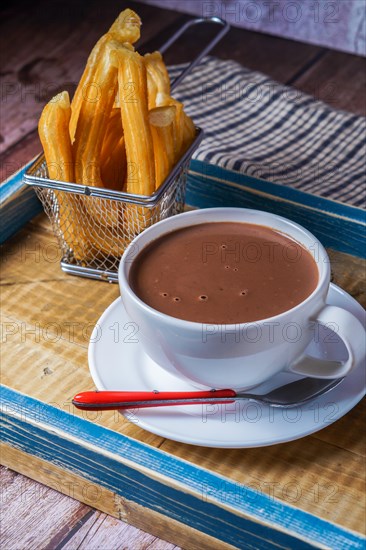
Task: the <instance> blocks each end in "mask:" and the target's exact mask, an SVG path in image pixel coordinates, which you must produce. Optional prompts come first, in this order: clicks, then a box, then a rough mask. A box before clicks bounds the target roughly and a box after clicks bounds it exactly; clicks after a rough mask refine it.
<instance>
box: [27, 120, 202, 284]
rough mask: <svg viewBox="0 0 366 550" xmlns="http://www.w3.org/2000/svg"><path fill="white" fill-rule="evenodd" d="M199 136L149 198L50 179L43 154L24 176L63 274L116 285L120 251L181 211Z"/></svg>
mask: <svg viewBox="0 0 366 550" xmlns="http://www.w3.org/2000/svg"><path fill="white" fill-rule="evenodd" d="M202 135H203V132H202V130H201V129H199V128H197V130H196V138H195V140H194V141H193V143H192V144H191V146H190V147H189V148H188V149H187V151H186V152H185V153H184V155H183V156H182V158H181V159H180V161H179V162H178V163H177V164H176V166H175V167H174V169H173V170H172V171H171V173H170V174H169V176H168V178H167V179H166V180H165V181H164V182H163V183H162V185H161V186H160V187H159V189H158V190H157V191H156V192H155V193H154V194H152V195H148V196H147V195H133V194H131V193H125V192H121V191H112V190H109V189H104V188H100V187H91V186H87V185H81V184H76V183H66V182H61V181H56V180H50V179H48V173H47V166H46V161H45V158H44V155H41V156H40V157H38V159H37V160H36V161H35V162H34V163H33V165H32V166H31V167H30V168H29V169H28V171H27V172H26V174H25V176H24V181H25V182H26V183H27V184H28V185H32V186H34V189H35V192H36V194H37V196H38V197H39V199H40V200H41V202H42V205H43V208H44V210H45V212H46V214H47V216H48V217H49V219H50V221H51V224H52V228H53V231H54V233H55V235H56V237H57V239H58V242H59V246H60V248H61V251H62V260H61V268H62V270H63V271H65V272H66V273H70V274H74V275H80V276H84V277H91V278H93V279H102V280H107V281H110V282H116V281H117V272H118V265H119V261H120V259H121V256H122V254H123V251H124V250H125V248H126V247H127V246H128V244H129V243H130V242H131V241H132V240H133V239H134V237H135V236H136V235H138V234H139V233H141V231H143V230H144V229H146V228H147V227H149V226H150V225H152V224H154V223H156V222H158V221H160V220H163V219H164V218H167V217H168V216H173V215H174V214H179V213H180V212H182V210H183V208H184V202H185V189H186V178H187V170H188V165H189V161H190V158H191V156H192V153H193V151H194V150H195V149H196V147H198V145H199V143H200V141H201V139H202Z"/></svg>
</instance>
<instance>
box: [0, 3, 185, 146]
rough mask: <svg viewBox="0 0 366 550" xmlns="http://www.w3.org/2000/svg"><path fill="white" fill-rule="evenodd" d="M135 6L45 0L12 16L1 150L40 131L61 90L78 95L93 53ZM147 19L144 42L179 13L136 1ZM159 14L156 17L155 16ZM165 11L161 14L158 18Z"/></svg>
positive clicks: (7, 33) (3, 77)
mask: <svg viewBox="0 0 366 550" xmlns="http://www.w3.org/2000/svg"><path fill="white" fill-rule="evenodd" d="M130 5H131V2H128V1H127V0H123V2H122V3H120V4H119V5H118V6H116V5H115V3H114V2H112V1H111V0H107V1H106V2H103V10H102V9H101V4H100V3H98V2H95V1H94V2H90V3H89V2H88V4H85V3H83V2H69V3H65V4H62V5H61V4H58V3H47V8H45V6H44V5H42V3H40V4H38V6H36V8H35V9H34V8H33V6H32V7H29V8H28V10H25V12H24V13H23V14H22V15H21V16H20V17H18V16H16V17H15V16H14V17H13V18H10V19H8V21H7V22H6V26H5V27H4V28H3V29H2V33H0V36H2V38H3V40H4V44H3V46H4V47H3V51H6V52H7V56H6V60H5V62H4V65H3V68H2V75H1V86H2V98H1V99H2V106H3V109H2V111H3V116H2V132H3V136H2V140H1V141H0V153H1V152H4V151H5V150H6V149H8V148H9V147H11V146H13V145H15V144H16V143H17V142H18V141H19V140H21V139H22V138H24V137H25V136H27V135H28V134H30V133H31V132H34V130H35V128H36V127H37V123H38V118H39V115H40V113H41V111H42V108H43V106H44V105H45V103H46V102H47V101H48V100H49V99H50V98H51V97H53V96H54V95H55V94H56V93H58V92H59V91H61V90H68V91H69V92H70V93H73V91H74V90H75V87H76V83H77V82H78V80H79V78H80V75H81V73H82V70H83V68H84V66H85V62H86V59H87V56H88V55H89V53H90V50H91V48H92V47H93V45H94V43H95V42H96V41H97V39H98V38H99V37H100V36H101V35H102V34H103V33H104V32H106V30H107V29H108V27H109V26H110V24H111V23H112V21H113V20H114V19H115V18H116V17H117V15H118V13H119V12H120V11H121V10H122V9H124V8H126V7H129V6H130ZM135 8H136V10H137V11H139V13H141V17H142V18H143V20H144V27H143V35H142V39H141V42H143V41H144V40H148V39H149V37H151V36H152V35H153V34H155V33H156V32H157V30H158V28H159V27H160V26H163V25H161V22H162V21H164V24H169V23H170V22H171V21H172V20H176V19H178V18H179V14H177V13H175V12H172V11H167V10H161V9H160V8H154V7H152V6H148V5H142V4H136V6H135ZM152 14H154V17H152ZM159 14H160V18H159V19H157V17H158V15H159Z"/></svg>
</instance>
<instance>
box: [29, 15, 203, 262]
mask: <svg viewBox="0 0 366 550" xmlns="http://www.w3.org/2000/svg"><path fill="white" fill-rule="evenodd" d="M140 26H141V21H140V18H139V16H138V15H137V14H136V13H135V12H134V11H132V10H129V9H127V10H124V11H123V12H122V13H121V14H120V15H119V16H118V18H117V19H116V21H115V22H114V23H113V25H112V26H111V27H110V29H109V31H108V32H107V33H106V34H104V35H103V36H102V37H101V38H100V39H99V40H98V42H97V43H96V44H95V46H94V48H93V50H92V52H91V54H90V55H89V58H88V61H87V64H86V67H85V70H84V73H83V75H82V77H81V79H80V82H79V85H78V87H77V89H76V92H75V95H74V98H73V100H72V103H71V107H70V101H69V97H68V95H67V93H66V92H63V93H61V94H59V96H56V98H54V100H52V101H51V102H50V103H49V104H48V105H47V106H46V107H45V109H44V111H43V113H42V116H41V119H40V122H39V134H40V138H41V141H42V145H43V148H44V152H45V157H46V162H47V166H48V171H49V175H50V178H52V179H56V180H61V181H66V182H67V181H69V182H74V183H78V184H81V185H87V186H88V187H98V188H104V189H111V190H113V191H125V192H127V193H130V194H132V195H143V196H150V195H152V194H153V193H154V192H155V191H156V190H157V189H158V188H159V186H160V185H161V184H162V182H163V181H164V180H165V179H166V178H167V176H168V175H169V173H170V172H171V170H172V168H173V167H174V165H175V164H176V163H177V162H178V160H179V159H180V157H181V156H182V154H183V153H184V151H185V150H186V149H187V147H188V146H189V145H190V144H191V142H192V141H193V139H194V136H195V127H194V124H193V122H192V120H191V119H190V118H189V117H188V116H187V115H186V113H185V112H184V108H183V104H182V103H180V102H179V101H177V100H175V99H174V98H172V97H171V95H170V93H171V90H170V80H169V75H168V71H167V69H166V66H165V63H164V61H163V58H162V56H161V54H160V53H159V52H153V53H151V54H146V55H145V56H141V55H140V54H139V53H137V52H136V51H135V50H134V47H133V46H132V44H134V43H135V42H136V41H137V40H138V39H139V38H140ZM53 192H54V194H55V197H56V199H57V204H58V213H57V216H58V224H59V228H60V231H61V233H62V234H63V237H64V240H65V242H66V244H67V246H68V247H69V248H70V249H72V251H73V253H74V256H75V258H76V259H77V260H78V261H81V262H84V261H85V262H87V263H91V265H94V261H96V262H97V264H98V261H99V259H101V260H102V261H103V262H104V261H105V259H106V258H107V257H119V256H121V254H122V253H123V251H124V249H125V247H126V246H127V244H128V243H129V241H130V240H131V239H132V238H133V237H134V235H136V234H137V233H139V232H140V231H141V230H143V229H144V228H145V227H146V226H148V225H150V224H151V222H152V210H151V208H148V207H146V206H145V204H143V205H141V206H140V205H135V204H132V203H128V201H127V200H125V201H119V200H113V199H104V198H102V197H96V196H93V193H91V194H90V193H89V195H91V196H86V195H83V194H81V195H77V194H73V193H67V192H61V191H53ZM116 198H118V197H116ZM98 265H99V264H98ZM103 265H104V264H103Z"/></svg>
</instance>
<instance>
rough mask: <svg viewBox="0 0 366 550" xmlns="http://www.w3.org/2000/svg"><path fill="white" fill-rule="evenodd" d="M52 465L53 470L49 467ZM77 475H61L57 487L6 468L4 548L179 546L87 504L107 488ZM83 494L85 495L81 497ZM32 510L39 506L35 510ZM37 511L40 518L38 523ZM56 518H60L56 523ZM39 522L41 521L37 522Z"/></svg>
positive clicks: (2, 472) (1, 474)
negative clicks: (101, 487)
mask: <svg viewBox="0 0 366 550" xmlns="http://www.w3.org/2000/svg"><path fill="white" fill-rule="evenodd" d="M2 451H3V452H4V453H5V457H7V456H8V452H9V451H8V450H7V449H4V447H2ZM10 452H11V450H10ZM17 456H20V458H21V461H22V460H25V459H26V460H27V462H28V461H29V459H30V460H32V458H31V457H25V456H23V455H17ZM5 461H6V458H5ZM41 467H42V465H41ZM28 468H29V465H28ZM46 469H47V470H49V467H48V466H47V468H46ZM41 477H42V476H41ZM71 479H72V481H71V480H70V479H67V478H65V476H61V475H59V476H58V479H57V483H55V484H54V485H53V488H52V487H47V486H45V485H43V484H41V483H38V482H36V481H33V480H32V479H29V478H28V477H25V476H23V475H20V474H18V473H15V472H14V471H12V470H9V469H7V468H5V467H1V468H0V481H1V486H2V504H3V513H2V533H1V538H0V543H1V546H2V548H6V549H7V550H11V549H14V550H19V548H26V547H27V548H34V549H38V548H49V549H50V550H54V549H55V548H65V549H67V550H75V548H80V550H82V549H85V550H97V549H101V550H102V549H105V548H116V549H118V548H131V549H132V548H139V549H140V548H141V550H142V549H145V548H147V547H148V548H156V549H157V548H159V550H160V549H161V550H173V549H174V548H177V547H175V546H174V545H173V544H171V543H168V542H165V541H164V540H161V539H157V538H156V537H155V536H154V535H150V534H149V533H145V532H144V531H141V530H139V529H136V528H135V527H133V526H132V525H129V524H128V523H125V522H124V521H121V520H120V519H117V518H112V517H110V516H108V515H107V514H105V513H102V512H97V511H95V510H94V509H93V508H91V507H90V506H87V505H85V504H81V500H82V499H84V500H89V501H90V504H95V496H96V495H97V496H99V495H100V494H101V489H100V488H99V487H96V486H94V485H93V484H90V483H89V484H88V483H86V482H85V481H84V480H81V479H75V478H73V477H72V478H71ZM60 483H62V487H61V486H60ZM48 484H49V485H52V484H51V482H50V478H48ZM77 487H78V489H77ZM62 493H63V494H62ZM79 495H80V496H81V497H82V498H77V497H78V496H79ZM75 499H76V500H75ZM79 501H80V502H79ZM29 509H32V510H34V511H33V513H32V514H30V515H29V514H28V510H29ZM35 515H36V516H37V521H36V522H34V516H35ZM14 518H17V521H13V520H14ZM55 518H57V522H56V523H55ZM33 522H34V523H35V524H36V525H35V527H33Z"/></svg>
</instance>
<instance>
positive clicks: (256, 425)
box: [89, 284, 366, 448]
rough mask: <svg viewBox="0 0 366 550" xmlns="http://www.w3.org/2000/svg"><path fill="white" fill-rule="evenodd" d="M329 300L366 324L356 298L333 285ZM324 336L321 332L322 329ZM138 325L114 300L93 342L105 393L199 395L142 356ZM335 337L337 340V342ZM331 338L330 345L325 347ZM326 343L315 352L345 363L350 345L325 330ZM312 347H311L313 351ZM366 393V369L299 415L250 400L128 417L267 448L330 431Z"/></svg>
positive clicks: (207, 442)
mask: <svg viewBox="0 0 366 550" xmlns="http://www.w3.org/2000/svg"><path fill="white" fill-rule="evenodd" d="M327 302H328V303H329V304H332V305H337V306H341V307H343V308H345V309H348V310H349V311H350V312H352V313H353V314H354V315H355V316H356V317H357V318H358V319H359V320H360V321H361V322H363V323H365V321H366V314H365V311H364V309H363V308H362V307H361V306H360V305H359V304H358V302H356V300H354V299H353V298H352V297H351V296H349V294H347V293H346V292H344V291H343V290H342V289H340V288H339V287H337V286H336V285H333V284H332V285H331V287H330V290H329V294H328V299H327ZM321 330H322V329H321ZM138 338H139V334H138V327H137V326H135V325H134V324H133V323H132V322H131V320H130V319H129V318H128V316H127V313H126V311H125V309H124V306H123V303H122V300H121V299H120V298H118V299H117V300H115V301H114V302H113V303H112V304H111V305H110V306H109V307H108V308H107V310H106V311H105V312H104V313H103V315H102V316H101V318H100V319H99V321H98V323H97V325H96V327H95V328H94V331H93V333H92V336H91V340H90V344H89V367H90V372H91V375H92V378H93V380H94V383H95V385H96V387H97V389H99V390H131V391H132V390H146V391H152V390H154V389H158V390H173V391H174V390H176V391H180V390H181V391H183V390H192V389H195V388H194V387H193V386H192V385H191V384H190V383H189V382H186V381H183V380H180V379H178V378H176V377H174V376H172V375H171V374H168V373H167V372H165V371H164V370H163V369H162V368H161V367H160V366H159V365H158V364H157V363H155V362H154V361H152V360H151V359H150V358H149V357H148V356H147V355H146V354H145V353H144V352H143V350H142V347H141V344H139V342H138ZM335 339H336V341H335ZM324 340H326V341H329V342H328V343H324ZM319 341H320V343H319V344H314V343H312V344H311V346H310V347H309V352H310V353H311V354H312V355H317V356H318V357H325V356H326V357H328V358H334V359H338V360H341V359H344V358H345V356H346V351H345V347H344V344H343V343H342V342H341V341H340V340H339V339H338V338H337V337H335V334H334V333H329V331H328V333H326V332H320V338H319ZM310 348H311V349H310ZM296 378H298V377H297V376H296V375H293V374H280V375H277V376H276V377H274V378H272V380H271V381H270V382H266V384H262V386H260V387H258V388H257V389H258V393H266V391H268V390H269V389H271V388H274V387H277V386H279V385H282V384H285V383H287V382H291V381H292V380H294V379H296ZM364 395H365V366H364V365H357V368H356V369H355V370H354V371H353V372H352V373H351V374H350V375H349V376H348V377H347V378H346V379H345V380H344V381H343V382H342V383H341V384H340V385H339V386H337V387H336V388H334V389H333V390H331V391H329V392H328V393H326V394H324V395H323V396H321V397H319V398H317V399H314V400H313V401H311V402H309V403H307V404H305V405H302V406H299V407H295V408H292V409H278V408H273V407H268V406H267V405H263V404H258V403H254V402H249V401H243V402H236V403H232V404H226V405H186V406H179V407H161V408H154V409H134V410H128V411H124V413H123V414H124V415H125V416H126V418H128V420H130V421H131V422H134V423H136V424H137V425H138V426H140V427H141V428H144V429H145V430H148V431H150V432H153V433H155V434H157V435H160V436H163V437H167V438H168V439H173V440H175V441H181V442H184V443H191V444H194V445H202V446H206V447H223V448H244V447H260V446H264V445H273V444H276V443H283V442H286V441H292V440H294V439H298V438H300V437H304V436H306V435H309V434H311V433H314V432H317V431H319V430H321V429H322V428H325V427H326V426H329V425H330V424H332V423H333V422H335V421H336V420H338V419H339V418H341V417H342V416H344V415H345V414H346V413H347V412H348V411H350V410H351V409H352V408H353V407H354V406H355V405H356V404H357V403H358V402H359V401H360V400H361V399H362V397H363V396H364Z"/></svg>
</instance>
